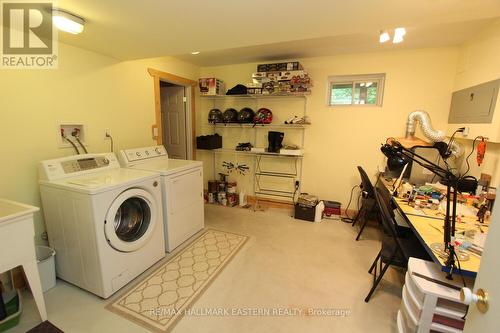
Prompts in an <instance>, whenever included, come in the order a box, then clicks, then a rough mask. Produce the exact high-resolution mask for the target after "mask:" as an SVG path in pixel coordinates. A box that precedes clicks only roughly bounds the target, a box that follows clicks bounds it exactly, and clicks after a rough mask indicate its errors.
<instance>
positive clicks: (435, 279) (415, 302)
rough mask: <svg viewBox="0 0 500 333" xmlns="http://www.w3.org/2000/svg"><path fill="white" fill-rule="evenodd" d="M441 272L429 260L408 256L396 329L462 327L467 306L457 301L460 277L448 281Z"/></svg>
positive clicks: (450, 330) (404, 332)
mask: <svg viewBox="0 0 500 333" xmlns="http://www.w3.org/2000/svg"><path fill="white" fill-rule="evenodd" d="M445 274H446V273H444V272H442V271H441V270H440V268H439V266H437V265H436V264H435V263H433V262H429V261H424V260H420V259H416V258H410V260H409V261H408V270H407V272H406V276H405V284H404V286H403V295H402V301H401V307H400V309H399V311H398V315H397V326H398V331H399V332H400V333H410V332H412V333H413V332H418V333H420V332H443V333H460V332H462V331H463V327H464V324H465V320H464V319H462V317H463V316H464V315H465V313H466V309H467V307H466V305H464V304H462V302H461V301H460V289H461V287H462V286H463V285H462V279H461V278H460V277H456V278H455V279H454V280H451V281H450V280H447V279H446V278H445ZM466 282H467V286H468V287H471V286H472V284H473V282H472V281H470V280H469V281H467V280H466Z"/></svg>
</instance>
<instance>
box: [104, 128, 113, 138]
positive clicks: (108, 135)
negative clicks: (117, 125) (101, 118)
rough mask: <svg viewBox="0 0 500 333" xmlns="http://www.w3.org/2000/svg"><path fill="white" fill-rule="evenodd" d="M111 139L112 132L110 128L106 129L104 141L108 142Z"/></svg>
mask: <svg viewBox="0 0 500 333" xmlns="http://www.w3.org/2000/svg"><path fill="white" fill-rule="evenodd" d="M110 137H111V130H110V129H109V128H106V129H105V130H104V140H107V139H109V138H110Z"/></svg>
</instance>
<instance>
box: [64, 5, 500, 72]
mask: <svg viewBox="0 0 500 333" xmlns="http://www.w3.org/2000/svg"><path fill="white" fill-rule="evenodd" d="M58 6H59V8H61V9H64V10H68V11H70V12H73V13H75V14H77V15H80V16H82V17H84V18H85V19H86V21H87V24H86V26H85V31H84V33H83V34H81V35H76V36H75V35H70V34H66V33H61V34H60V36H59V38H60V40H61V41H63V42H66V43H68V44H72V45H76V46H79V47H82V48H85V49H89V50H93V51H96V52H99V53H102V54H106V55H109V56H112V57H115V58H118V59H123V60H129V59H138V58H148V57H159V56H167V55H173V56H178V57H179V58H182V59H184V60H186V61H189V62H192V63H196V64H199V65H221V64H226V63H237V62H245V61H258V60H262V59H266V60H272V59H278V58H279V59H283V58H294V57H304V56H318V55H327V54H336V53H350V52H364V51H376V50H383V49H390V48H393V47H395V46H392V45H379V44H378V31H379V30H381V29H385V28H394V27H398V26H405V27H407V28H408V34H407V36H406V41H405V42H404V43H402V44H401V45H398V46H396V47H398V48H414V47H433V46H444V45H456V44H459V43H461V42H463V41H464V40H465V39H467V38H469V37H471V36H472V35H473V34H474V33H476V32H477V31H478V30H480V29H482V28H484V27H485V26H486V25H487V24H489V23H490V22H491V19H494V18H497V17H500V1H499V0H474V1H471V0H404V1H401V0H370V1H366V0H272V1H269V0H246V1H243V0H210V1H200V0H59V1H58ZM193 50H199V51H201V54H200V55H198V56H193V55H190V54H189V53H190V52H191V51H193Z"/></svg>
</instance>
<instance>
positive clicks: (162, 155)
mask: <svg viewBox="0 0 500 333" xmlns="http://www.w3.org/2000/svg"><path fill="white" fill-rule="evenodd" d="M118 158H119V160H120V162H121V164H122V167H127V168H133V169H141V170H148V171H155V172H157V173H159V174H160V175H161V178H162V181H161V188H162V193H163V219H164V227H165V246H166V251H167V252H171V251H172V250H174V249H175V248H176V247H178V246H179V245H181V244H182V243H184V242H185V241H186V240H187V239H188V238H189V237H191V236H193V235H194V234H195V233H197V232H198V231H200V230H201V229H203V228H204V226H205V215H204V206H203V205H204V202H203V164H202V162H200V161H190V160H178V159H169V158H168V153H167V150H166V149H165V147H163V146H153V147H145V148H137V149H127V150H122V151H121V152H120V154H119V155H118Z"/></svg>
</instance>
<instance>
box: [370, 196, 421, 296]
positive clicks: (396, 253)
mask: <svg viewBox="0 0 500 333" xmlns="http://www.w3.org/2000/svg"><path fill="white" fill-rule="evenodd" d="M374 194H375V200H376V202H377V206H378V208H379V214H380V221H381V223H382V229H383V231H384V232H383V235H382V248H381V249H380V252H379V253H378V254H377V257H376V258H375V261H374V262H373V264H372V265H371V267H370V269H369V270H368V273H370V274H372V272H373V285H372V288H371V289H370V292H369V293H368V295H367V296H366V298H365V302H368V301H370V298H371V296H372V295H373V292H374V291H375V289H376V288H377V286H378V284H379V283H380V281H381V280H382V277H383V276H384V274H385V272H386V271H387V269H388V268H389V266H391V265H393V266H397V267H401V268H404V269H406V268H407V266H408V259H409V258H410V257H414V258H420V259H423V260H431V258H430V257H429V254H428V253H427V252H426V251H425V249H424V248H423V246H422V244H421V243H420V241H419V240H418V239H417V237H416V236H415V235H414V234H413V233H411V232H410V233H401V232H399V231H398V228H399V227H398V225H397V223H396V221H395V219H394V213H393V210H392V207H391V201H390V197H389V199H388V198H387V195H385V194H383V192H382V191H381V189H379V188H375V189H374ZM389 195H390V194H389ZM377 266H378V267H377ZM377 270H378V272H377ZM377 273H378V275H377Z"/></svg>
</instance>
